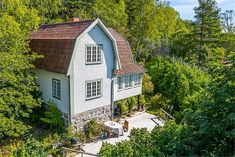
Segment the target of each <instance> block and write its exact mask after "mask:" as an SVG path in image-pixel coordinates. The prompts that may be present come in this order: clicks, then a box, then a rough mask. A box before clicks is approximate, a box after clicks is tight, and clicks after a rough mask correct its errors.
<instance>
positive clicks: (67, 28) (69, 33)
mask: <svg viewBox="0 0 235 157" xmlns="http://www.w3.org/2000/svg"><path fill="white" fill-rule="evenodd" d="M93 22H94V20H87V21H78V22H66V23H58V24H50V25H42V26H41V27H40V28H39V29H38V31H37V32H33V33H31V39H76V38H77V37H78V36H79V35H80V34H81V33H82V32H83V31H84V30H85V29H86V28H87V27H88V26H90V25H91V24H92V23H93Z"/></svg>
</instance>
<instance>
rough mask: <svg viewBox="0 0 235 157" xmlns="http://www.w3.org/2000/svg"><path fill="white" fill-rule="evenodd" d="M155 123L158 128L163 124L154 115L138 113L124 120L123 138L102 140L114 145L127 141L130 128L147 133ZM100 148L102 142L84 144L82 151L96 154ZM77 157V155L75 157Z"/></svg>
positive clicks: (84, 156)
mask: <svg viewBox="0 0 235 157" xmlns="http://www.w3.org/2000/svg"><path fill="white" fill-rule="evenodd" d="M152 119H154V121H155V122H157V123H158V124H159V125H160V126H163V125H164V124H163V123H162V122H161V121H160V120H158V119H157V117H156V116H155V115H152V114H149V113H146V112H138V113H136V114H135V115H134V116H133V117H128V118H126V120H128V122H129V131H128V132H124V136H120V137H119V138H108V139H106V140H103V141H104V142H108V143H110V144H115V143H116V142H121V141H123V140H128V136H129V135H130V131H131V129H132V128H147V130H148V131H151V130H152V129H153V128H154V127H155V126H156V125H157V124H156V123H154V122H153V120H152ZM101 146H102V141H101V140H100V141H97V142H92V143H88V144H86V145H85V146H84V147H83V149H84V150H85V152H87V153H92V154H97V153H99V151H100V149H101ZM77 157H79V155H77ZM83 157H86V155H83ZM87 157H88V156H87Z"/></svg>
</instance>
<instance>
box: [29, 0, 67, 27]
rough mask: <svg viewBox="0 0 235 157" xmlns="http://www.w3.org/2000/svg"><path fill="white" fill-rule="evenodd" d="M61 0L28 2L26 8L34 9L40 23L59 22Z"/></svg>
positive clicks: (31, 0)
mask: <svg viewBox="0 0 235 157" xmlns="http://www.w3.org/2000/svg"><path fill="white" fill-rule="evenodd" d="M62 5H63V0H29V4H28V6H29V7H30V8H31V7H32V8H35V9H37V11H38V14H39V16H40V18H41V19H40V20H41V21H40V23H55V22H61V21H62V19H61V17H60V14H61V13H62V11H63V8H62Z"/></svg>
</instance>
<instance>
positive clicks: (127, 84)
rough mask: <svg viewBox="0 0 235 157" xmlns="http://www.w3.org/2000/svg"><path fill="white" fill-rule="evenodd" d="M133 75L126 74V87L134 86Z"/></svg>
mask: <svg viewBox="0 0 235 157" xmlns="http://www.w3.org/2000/svg"><path fill="white" fill-rule="evenodd" d="M131 76H132V75H126V76H125V88H131V87H132V80H131V78H132V77H131Z"/></svg>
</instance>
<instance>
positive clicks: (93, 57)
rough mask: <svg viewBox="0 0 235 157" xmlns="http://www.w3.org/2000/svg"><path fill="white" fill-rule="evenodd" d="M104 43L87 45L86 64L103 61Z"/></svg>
mask: <svg viewBox="0 0 235 157" xmlns="http://www.w3.org/2000/svg"><path fill="white" fill-rule="evenodd" d="M101 52H102V45H87V46H86V64H94V63H101V62H102V53H101Z"/></svg>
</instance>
